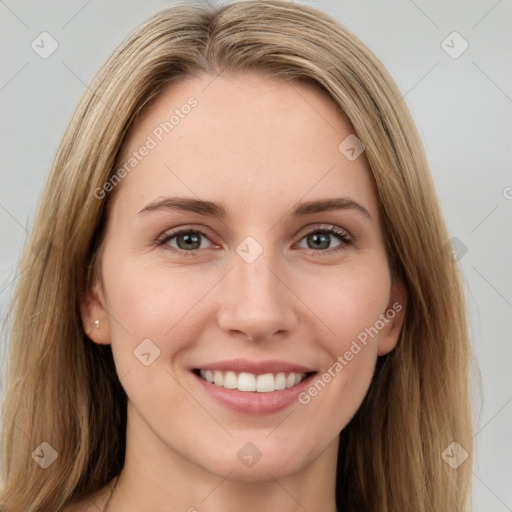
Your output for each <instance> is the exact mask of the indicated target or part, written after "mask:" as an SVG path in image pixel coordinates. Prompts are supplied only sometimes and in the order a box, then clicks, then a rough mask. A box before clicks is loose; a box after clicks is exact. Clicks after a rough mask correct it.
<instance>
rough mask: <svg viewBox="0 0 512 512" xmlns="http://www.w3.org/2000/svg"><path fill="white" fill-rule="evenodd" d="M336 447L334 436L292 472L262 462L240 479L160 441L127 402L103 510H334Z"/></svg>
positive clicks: (132, 511) (111, 511)
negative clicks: (119, 452)
mask: <svg viewBox="0 0 512 512" xmlns="http://www.w3.org/2000/svg"><path fill="white" fill-rule="evenodd" d="M220 441H221V439H220V438H219V442H220ZM337 449H338V438H337V437H336V438H335V440H334V441H333V442H332V443H331V444H330V445H329V446H328V447H327V448H326V449H325V450H324V452H322V453H321V455H320V456H319V457H317V458H316V459H315V460H314V461H313V462H312V463H310V464H309V465H306V466H305V467H303V468H301V469H299V471H296V472H295V473H293V474H286V475H282V474H278V475H277V476H276V475H273V474H272V468H263V469H262V466H261V467H260V471H259V472H258V473H256V472H255V473H254V477H255V478H254V479H251V478H249V479H248V478H247V477H244V478H243V479H240V478H239V477H238V475H235V477H233V475H234V472H233V471H230V468H229V467H228V468H225V469H224V470H222V468H219V471H218V472H212V471H211V470H208V469H205V467H204V466H203V465H202V464H201V461H191V460H189V459H188V458H185V457H184V456H183V455H182V454H179V453H177V452H176V451H175V450H173V449H172V448H171V447H169V446H167V445H166V444H164V443H163V442H162V441H161V440H160V439H159V438H158V437H157V436H155V434H154V433H153V431H152V430H151V429H150V428H149V427H148V426H147V425H146V424H145V422H144V421H143V420H142V418H141V417H140V416H139V415H138V413H137V412H136V410H134V408H133V406H131V404H130V402H129V404H128V424H127V442H126V457H125V465H124V468H123V471H122V472H121V474H120V476H119V480H118V482H117V485H116V489H115V492H114V493H113V495H112V497H111V500H110V503H109V508H108V510H109V512H118V511H120V510H122V511H123V512H135V511H137V512H138V511H140V510H154V511H155V512H159V511H166V512H167V511H170V510H176V511H178V510H180V511H187V512H202V511H203V510H208V512H221V511H222V512H230V511H238V510H244V512H261V510H263V509H264V510H279V511H280V512H298V511H304V510H307V511H308V512H320V511H321V512H336V504H335V476H336V462H337ZM205 465H206V464H205ZM255 468H256V466H255ZM170 507H172V508H170Z"/></svg>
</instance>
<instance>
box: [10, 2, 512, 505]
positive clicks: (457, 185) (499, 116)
mask: <svg viewBox="0 0 512 512" xmlns="http://www.w3.org/2000/svg"><path fill="white" fill-rule="evenodd" d="M210 1H211V2H213V1H214V0H210ZM171 3H172V2H169V1H167V2H165V1H146V2H142V1H137V0H129V1H126V0H113V1H108V2H106V1H102V2H100V1H99V0H88V1H87V0H68V1H66V2H64V1H57V0H52V1H50V0H47V1H45V2H40V1H36V0H32V1H28V0H23V1H18V2H17V1H15V0H0V40H1V43H0V52H1V59H2V60H1V62H2V66H1V71H0V73H1V75H0V101H1V108H2V114H3V115H2V118H1V123H0V130H1V132H0V141H1V142H0V143H1V146H0V161H1V164H2V168H1V181H0V183H1V186H0V222H1V257H0V272H1V278H0V289H1V292H2V293H1V295H0V308H1V311H0V313H1V314H2V318H3V316H4V314H5V310H6V305H7V303H8V301H9V297H10V296H11V293H12V279H13V277H14V270H15V266H16V263H17V260H18V258H19V255H20V252H21V249H22V247H23V244H24V243H25V240H26V237H27V233H28V231H29V230H30V227H31V225H32V220H33V218H34V214H35V211H36V206H37V202H38V199H39V195H40V192H41V190H42V187H43V184H44V182H45V180H46V177H47V174H48V171H49V168H50V165H51V162H52V159H53V157H54V155H55V151H56V149H57V145H58V143H59V140H60V138H61V136H62V134H63V131H64V129H65V126H66V124H67V122H68V120H69V118H70V116H71V113H72V111H73V110H74V108H75V105H76V103H77V101H78V99H79V98H80V96H81V95H82V93H83V91H84V89H85V87H86V86H87V84H88V83H89V81H90V80H91V78H92V77H93V75H94V73H95V72H96V71H97V69H98V68H99V66H100V65H101V63H102V62H103V61H104V59H105V58H106V57H107V55H108V54H109V53H110V51H111V50H112V49H113V48H114V47H115V46H116V45H117V44H118V43H119V42H120V41H121V39H122V38H123V37H124V36H125V35H126V34H127V33H128V32H129V31H130V30H131V29H132V28H133V27H135V26H136V25H137V24H138V23H139V22H141V21H142V20H143V19H145V18H146V17H147V16H149V15H150V14H152V13H153V12H155V11H157V10H158V9H160V8H163V7H166V6H169V5H171ZM308 3H309V4H310V5H313V6H316V7H319V8H320V9H322V10H324V11H326V12H328V13H329V14H331V15H333V16H334V17H335V18H337V19H338V20H340V21H341V22H342V23H343V24H344V25H346V26H347V27H348V28H349V29H350V30H352V31H353V32H354V33H355V34H356V35H357V36H358V37H360V38H361V39H362V40H363V42H365V43H366V44H367V45H368V46H369V47H370V49H371V50H373V52H374V53H375V54H376V55H377V56H378V57H379V58H380V59H381V60H382V62H383V63H384V65H385V66H386V67H387V68H388V70H389V71H390V73H391V75H392V76H393V77H394V79H395V81H396V82H397V84H398V86H399V88H400V90H401V91H402V93H403V94H404V97H405V99H404V101H406V103H407V104H408V106H409V108H410V109H411V112H412V114H413V117H414V119H415V121H416V123H417V126H418V129H419V132H420V135H421V136H422V138H423V142H424V145H425V149H426V152H427V156H428V159H429V162H430V164H431V169H432V173H433V176H434V179H435V182H436V186H437V190H438V193H439V197H440V200H441V203H442V206H443V208H444V212H445V215H446V219H447V223H448V227H449V229H450V233H451V236H453V237H456V238H457V239H458V240H459V241H460V242H459V248H462V249H464V247H465V248H467V253H465V254H463V251H461V252H460V253H459V254H460V255H462V254H463V255H462V257H461V258H460V260H459V264H460V266H461V268H462V269H463V272H464V275H465V279H466V289H467V295H468V302H469V305H468V308H469V313H470V318H471V332H472V340H473V347H474V351H475V354H476V356H477V358H478V361H479V365H480V369H481V374H482V408H481V413H480V414H477V413H478V410H477V411H476V414H475V441H476V459H477V460H476V464H475V467H474V479H473V482H474V510H475V511H482V512H489V511H493V512H505V511H512V486H511V485H510V483H511V482H512V469H511V467H512V463H511V460H512V435H511V434H512V403H511V401H512V376H511V375H512V372H511V371H510V369H511V362H512V357H511V356H512V343H511V341H512V340H511V338H512V337H511V332H512V329H511V327H512V326H511V323H512V322H511V318H512V315H511V313H512V272H511V262H512V237H511V236H510V235H511V224H512V222H511V210H512V199H511V198H512V173H511V160H512V158H511V153H510V146H511V142H512V140H511V131H512V116H511V111H512V92H511V90H512V87H511V85H512V77H511V75H512V73H511V66H510V63H511V62H512V55H511V54H512V36H511V32H512V30H511V27H512V25H511V18H512V16H511V12H512V6H511V1H510V0H498V1H496V0H472V1H453V0H452V1H449V2H446V1H444V2H442V1H430V2H428V1H427V0H415V1H414V2H413V1H412V0H391V1H386V2H383V1H379V0H341V1H338V2H337V1H335V0H315V1H312V0H311V1H309V2H308ZM43 31H47V32H49V33H50V34H51V35H52V37H53V38H55V40H56V41H57V42H58V45H59V46H58V49H57V50H56V51H55V52H54V53H53V54H52V55H51V56H50V57H49V58H47V59H43V58H41V57H40V56H39V55H38V54H37V53H36V52H35V51H34V50H33V49H32V48H31V43H32V41H33V40H34V39H36V37H37V36H38V35H39V34H40V33H41V32H43ZM453 31H457V32H458V33H459V34H460V35H461V36H462V37H463V38H464V39H465V40H466V41H467V42H468V44H469V48H468V49H467V50H466V51H465V52H464V53H463V54H462V55H461V56H460V57H458V58H457V59H453V58H451V57H450V56H449V55H448V54H447V53H446V52H445V51H444V50H443V48H442V47H441V43H442V41H443V40H444V39H445V38H446V37H447V36H448V35H449V34H451V33H452V32H453ZM449 44H451V43H449ZM454 44H459V43H454ZM459 47H460V46H459ZM456 48H457V47H456ZM3 348H4V349H5V347H3ZM478 389H479V387H478V383H476V382H475V390H476V391H477V392H478ZM477 398H478V395H477ZM478 403H479V400H478V399H477V400H476V401H475V404H476V405H477V406H478Z"/></svg>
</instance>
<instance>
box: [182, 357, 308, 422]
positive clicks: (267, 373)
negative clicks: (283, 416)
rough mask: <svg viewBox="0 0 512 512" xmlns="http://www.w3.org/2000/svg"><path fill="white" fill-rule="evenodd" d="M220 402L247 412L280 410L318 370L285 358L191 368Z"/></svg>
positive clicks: (290, 401)
mask: <svg viewBox="0 0 512 512" xmlns="http://www.w3.org/2000/svg"><path fill="white" fill-rule="evenodd" d="M191 370H192V373H193V374H194V375H195V376H196V379H198V380H197V381H198V383H199V384H201V387H202V388H203V389H204V391H205V392H206V393H207V394H208V395H209V396H210V397H212V398H213V399H215V400H216V401H220V402H221V403H222V404H223V405H225V406H227V407H229V408H231V409H235V410H236V411H238V412H241V413H245V414H264V413H271V412H276V411H278V410H280V409H282V408H284V407H286V406H288V405H290V404H292V403H293V402H294V401H295V399H296V397H297V395H298V394H299V393H300V391H301V390H303V388H305V387H307V386H308V385H309V382H310V380H311V379H310V377H312V376H313V375H315V374H316V373H317V372H316V371H315V370H313V369H311V368H308V367H306V366H301V365H297V364H293V363H288V362H285V361H277V360H274V361H259V362H258V361H250V360H247V359H234V360H230V361H220V362H217V363H211V364H205V365H201V366H200V367H196V368H194V369H191Z"/></svg>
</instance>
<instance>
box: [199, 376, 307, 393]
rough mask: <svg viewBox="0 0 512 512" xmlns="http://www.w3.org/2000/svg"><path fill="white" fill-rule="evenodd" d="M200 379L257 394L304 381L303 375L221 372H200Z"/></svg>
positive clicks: (285, 387) (289, 386)
mask: <svg viewBox="0 0 512 512" xmlns="http://www.w3.org/2000/svg"><path fill="white" fill-rule="evenodd" d="M199 373H200V375H201V377H202V378H203V379H204V380H206V381H208V382H211V383H212V384H215V385H216V386H220V387H223V388H227V389H238V390H239V391H249V392H254V391H256V392H258V393H270V392H272V391H279V390H281V389H287V388H291V387H293V386H296V385H297V384H299V382H301V381H302V380H304V378H305V377H306V374H305V373H294V372H292V373H284V372H279V373H276V374H274V373H264V374H262V375H254V374H253V373H247V372H241V373H239V374H238V375H237V374H236V373H235V372H233V371H228V372H221V371H219V370H215V371H211V370H201V371H200V372H199Z"/></svg>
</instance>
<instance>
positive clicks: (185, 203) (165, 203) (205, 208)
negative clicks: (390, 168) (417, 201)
mask: <svg viewBox="0 0 512 512" xmlns="http://www.w3.org/2000/svg"><path fill="white" fill-rule="evenodd" d="M162 209H163V210H179V211H183V212H194V213H199V214H200V215H206V216H211V217H220V218H226V216H227V211H226V209H225V208H224V207H223V206H222V205H221V204H218V203H214V202H212V201H202V200H200V199H194V198H188V197H164V198H162V199H156V200H154V201H151V203H149V204H147V205H146V206H145V207H144V208H142V210H140V212H139V213H138V214H141V213H149V212H152V211H155V210H162ZM334 210H354V211H356V212H358V213H361V214H362V215H364V216H365V217H367V218H368V219H370V220H371V219H372V216H371V215H370V213H369V212H368V210H367V209H366V208H365V207H364V206H362V205H361V204H359V203H357V202H356V201H354V200H353V199H350V198H348V197H336V198H331V199H320V200H317V201H309V202H306V203H300V204H298V205H297V206H296V207H295V208H294V209H293V210H292V212H291V213H292V215H293V216H294V217H305V216H306V215H312V214H314V213H322V212H329V211H334ZM138 214H137V215H138Z"/></svg>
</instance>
